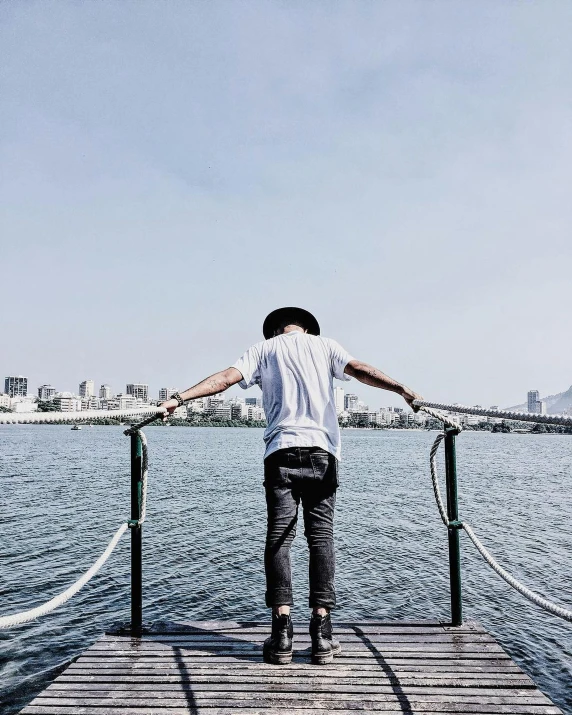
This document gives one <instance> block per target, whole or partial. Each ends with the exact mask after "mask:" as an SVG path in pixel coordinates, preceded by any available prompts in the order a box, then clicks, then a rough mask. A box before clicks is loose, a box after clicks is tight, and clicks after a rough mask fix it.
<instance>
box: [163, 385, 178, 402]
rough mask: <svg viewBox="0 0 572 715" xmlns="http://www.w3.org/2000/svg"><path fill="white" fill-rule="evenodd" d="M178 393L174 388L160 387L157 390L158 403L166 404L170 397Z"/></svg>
mask: <svg viewBox="0 0 572 715" xmlns="http://www.w3.org/2000/svg"><path fill="white" fill-rule="evenodd" d="M175 392H178V390H177V388H176V387H162V388H161V389H160V390H159V402H166V401H167V400H170V399H171V396H172V395H174V394H175Z"/></svg>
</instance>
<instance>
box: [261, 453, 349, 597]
mask: <svg viewBox="0 0 572 715" xmlns="http://www.w3.org/2000/svg"><path fill="white" fill-rule="evenodd" d="M264 486H265V489H266V506H267V510H268V531H267V534H266V548H265V550H264V567H265V571H266V605H267V606H270V607H272V606H289V605H292V603H293V601H292V570H291V565H290V546H291V545H292V541H293V540H294V537H295V536H296V523H297V521H298V506H299V504H300V501H301V502H302V508H303V511H304V534H305V536H306V539H307V541H308V548H309V550H310V599H309V602H310V607H311V608H317V607H324V608H333V607H334V606H335V605H336V593H335V590H334V573H335V557H334V507H335V503H336V489H337V487H338V461H337V459H336V458H335V457H334V456H333V455H332V454H329V453H328V452H326V451H325V450H323V449H320V448H319V447H290V448H288V449H280V450H278V451H276V452H273V453H272V454H271V455H270V456H269V457H267V458H266V459H265V460H264Z"/></svg>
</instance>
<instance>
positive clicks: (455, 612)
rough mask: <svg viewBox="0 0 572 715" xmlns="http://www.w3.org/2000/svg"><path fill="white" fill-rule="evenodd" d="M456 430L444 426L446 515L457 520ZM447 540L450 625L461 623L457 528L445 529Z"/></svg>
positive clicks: (461, 594)
mask: <svg viewBox="0 0 572 715" xmlns="http://www.w3.org/2000/svg"><path fill="white" fill-rule="evenodd" d="M457 434H458V430H456V429H455V428H452V427H445V474H446V478H447V515H448V517H449V521H450V522H451V521H454V522H458V521H459V504H458V500H457V455H456V451H455V436H456V435H457ZM447 536H448V540H449V583H450V588H451V625H452V626H461V625H463V593H462V588H461V545H460V539H459V529H458V528H456V527H449V528H448V529H447Z"/></svg>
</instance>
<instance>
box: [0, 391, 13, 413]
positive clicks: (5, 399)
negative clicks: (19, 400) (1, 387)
mask: <svg viewBox="0 0 572 715" xmlns="http://www.w3.org/2000/svg"><path fill="white" fill-rule="evenodd" d="M11 403H12V398H11V397H10V395H6V394H5V393H1V394H0V407H5V408H6V409H7V410H9V409H10V405H11Z"/></svg>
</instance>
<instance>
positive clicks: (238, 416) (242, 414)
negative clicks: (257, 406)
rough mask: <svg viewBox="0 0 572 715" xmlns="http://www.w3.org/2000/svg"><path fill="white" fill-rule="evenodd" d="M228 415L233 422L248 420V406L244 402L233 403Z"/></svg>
mask: <svg viewBox="0 0 572 715" xmlns="http://www.w3.org/2000/svg"><path fill="white" fill-rule="evenodd" d="M230 415H231V418H232V419H233V420H246V419H248V405H247V404H246V403H244V402H234V403H232V404H231V406H230Z"/></svg>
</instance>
